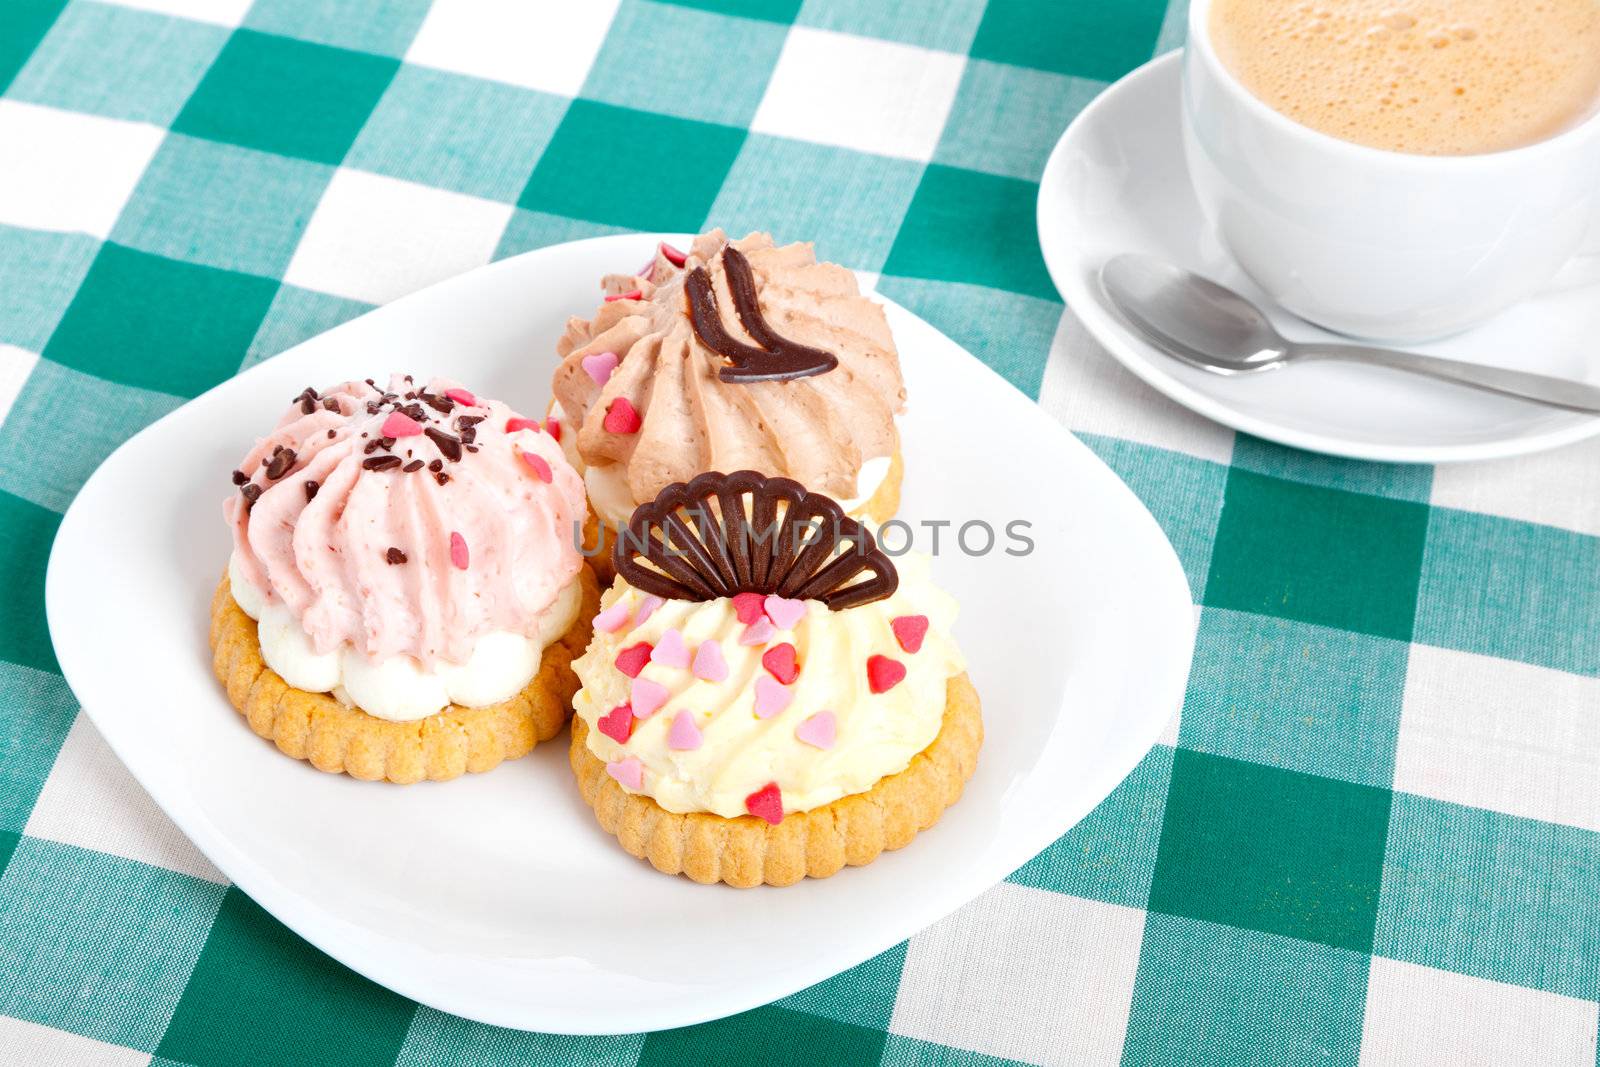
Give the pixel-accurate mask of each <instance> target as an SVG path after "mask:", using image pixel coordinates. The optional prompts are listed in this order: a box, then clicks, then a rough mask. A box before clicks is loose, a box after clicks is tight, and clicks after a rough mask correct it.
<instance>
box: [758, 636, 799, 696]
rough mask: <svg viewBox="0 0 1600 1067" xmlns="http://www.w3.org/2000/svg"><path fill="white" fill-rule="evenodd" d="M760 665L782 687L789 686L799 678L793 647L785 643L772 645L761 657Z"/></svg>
mask: <svg viewBox="0 0 1600 1067" xmlns="http://www.w3.org/2000/svg"><path fill="white" fill-rule="evenodd" d="M761 665H762V666H763V667H765V668H766V669H767V673H768V674H770V675H772V676H773V677H774V678H776V679H777V680H778V681H780V682H782V683H783V684H784V685H790V684H792V683H793V682H794V680H795V679H796V678H798V677H800V664H799V662H798V655H797V653H796V652H795V649H794V646H793V645H791V644H790V643H789V642H787V641H785V642H784V643H783V644H781V645H773V646H772V647H771V648H769V649H767V651H766V652H765V653H764V654H763V655H762V657H761Z"/></svg>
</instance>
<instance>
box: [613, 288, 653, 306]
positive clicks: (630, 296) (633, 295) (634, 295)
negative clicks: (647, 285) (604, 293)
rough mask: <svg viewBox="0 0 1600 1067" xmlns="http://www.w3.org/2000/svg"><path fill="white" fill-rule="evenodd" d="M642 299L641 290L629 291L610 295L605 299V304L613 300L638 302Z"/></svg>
mask: <svg viewBox="0 0 1600 1067" xmlns="http://www.w3.org/2000/svg"><path fill="white" fill-rule="evenodd" d="M643 297H644V293H643V292H642V291H641V290H638V289H629V290H628V291H627V292H626V293H612V294H611V295H610V296H608V297H606V303H608V304H609V303H611V302H613V301H615V300H639V299H642V298H643Z"/></svg>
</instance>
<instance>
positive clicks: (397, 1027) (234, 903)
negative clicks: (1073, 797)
mask: <svg viewBox="0 0 1600 1067" xmlns="http://www.w3.org/2000/svg"><path fill="white" fill-rule="evenodd" d="M415 1007H416V1006H415V1004H413V1003H412V1002H411V1001H409V1000H407V999H406V998H405V997H402V996H400V995H399V994H398V993H391V992H389V991H388V990H387V989H384V988H383V987H382V986H379V985H376V984H374V983H373V982H371V981H369V980H368V979H365V978H363V977H361V976H360V975H358V974H356V973H355V972H354V971H352V970H350V969H349V968H347V967H345V966H343V965H341V964H339V963H336V962H334V961H333V960H332V959H331V958H329V957H327V956H324V955H323V954H322V953H321V952H318V951H317V950H316V949H314V948H312V947H311V946H310V945H308V944H306V942H304V941H302V940H301V939H300V938H299V937H297V936H295V935H294V934H293V933H291V932H290V931H289V930H288V928H287V927H285V926H284V925H283V924H282V923H280V922H279V921H278V920H276V919H274V918H273V917H272V916H270V915H268V914H267V913H266V912H265V911H263V910H262V908H261V906H260V905H259V904H257V903H255V902H254V901H253V900H251V899H250V898H249V897H247V896H245V895H244V894H243V893H241V892H239V890H237V889H229V890H228V891H227V895H226V896H225V897H224V898H223V900H222V906H221V908H220V909H219V910H218V912H217V918H216V922H215V923H214V924H213V925H212V927H211V931H210V933H209V935H208V936H207V937H206V942H205V949H204V950H203V951H202V952H201V953H200V958H199V960H198V961H197V962H196V963H195V965H194V973H193V975H192V976H190V978H189V981H188V984H187V985H186V986H185V987H184V990H183V998H182V999H181V1000H180V1001H178V1005H177V1008H176V1009H175V1010H174V1011H173V1013H172V1021H171V1022H170V1023H168V1024H167V1030H166V1034H165V1036H163V1037H162V1039H161V1046H160V1048H158V1049H157V1051H158V1052H159V1053H160V1054H161V1055H163V1056H167V1057H169V1058H171V1059H176V1060H182V1061H183V1062H185V1063H191V1064H194V1065H195V1067H253V1065H260V1067H271V1065H273V1064H278V1063H283V1062H285V1061H289V1062H295V1063H330V1064H331V1063H338V1064H341V1065H343V1067H389V1065H391V1064H393V1063H394V1061H395V1056H396V1054H397V1053H398V1052H399V1051H400V1047H401V1045H402V1044H404V1042H405V1037H406V1031H407V1030H408V1029H409V1028H410V1026H411V1015H412V1012H413V1011H414V1010H415Z"/></svg>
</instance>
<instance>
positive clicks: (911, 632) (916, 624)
mask: <svg viewBox="0 0 1600 1067" xmlns="http://www.w3.org/2000/svg"><path fill="white" fill-rule="evenodd" d="M889 629H891V630H893V631H894V639H895V640H896V641H899V642H900V647H901V648H903V649H905V650H906V651H907V652H913V653H914V652H916V651H917V650H918V649H920V648H921V647H922V639H923V638H924V637H927V636H928V617H927V616H926V615H901V616H900V617H899V618H895V619H890V620H889Z"/></svg>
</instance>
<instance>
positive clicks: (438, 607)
mask: <svg viewBox="0 0 1600 1067" xmlns="http://www.w3.org/2000/svg"><path fill="white" fill-rule="evenodd" d="M447 393H448V394H449V396H447V395H446V394H447ZM452 397H453V398H454V399H451V398H452ZM464 401H469V402H464ZM396 412H399V413H401V415H400V416H399V417H397V416H396ZM519 418H520V416H518V415H517V414H516V413H515V412H513V411H511V410H510V409H509V408H507V407H506V406H505V405H504V404H500V403H497V402H495V401H491V400H483V399H479V398H477V397H474V396H472V395H471V394H470V393H469V392H468V391H466V390H465V389H463V388H461V387H460V386H458V385H456V384H455V383H454V382H450V381H446V380H444V379H438V378H436V379H433V380H431V381H429V382H428V383H427V385H426V386H425V387H423V386H418V385H417V384H416V383H415V382H414V381H413V379H411V378H410V377H409V376H400V375H396V376H394V377H392V378H391V379H390V381H389V386H388V388H387V389H383V388H379V387H378V386H376V385H374V384H373V382H372V380H371V379H369V380H368V381H365V382H344V383H342V384H340V385H336V386H334V387H332V388H331V389H327V390H325V391H323V392H322V393H317V392H315V391H313V390H309V389H308V390H307V391H306V392H305V393H302V394H301V395H300V396H299V397H296V398H295V399H294V400H293V401H291V403H290V405H289V410H288V411H287V412H285V414H284V416H283V418H282V419H281V420H279V422H278V425H277V427H276V428H275V429H273V431H272V432H271V433H270V434H268V435H267V436H266V437H263V438H261V439H260V440H258V441H257V442H256V444H255V447H253V448H252V449H250V451H249V452H248V453H247V454H246V455H245V457H244V460H243V461H242V462H241V463H240V464H239V468H238V471H237V472H235V474H234V481H235V483H236V485H237V489H236V491H235V492H234V494H233V495H232V496H230V497H229V498H228V500H227V502H226V503H225V504H224V506H223V512H224V515H225V516H226V518H227V520H228V522H229V524H230V525H231V526H232V527H233V544H234V553H235V558H236V561H237V570H238V572H239V573H240V574H241V575H242V576H243V577H244V578H245V580H247V581H249V582H251V583H252V584H253V585H255V586H256V588H257V589H258V590H259V591H260V592H261V593H262V594H263V595H264V596H265V597H266V600H267V602H268V603H274V602H281V603H282V604H284V605H285V606H286V607H287V608H288V609H289V611H290V612H291V613H292V614H293V615H294V617H295V618H296V619H297V620H298V621H299V623H300V625H301V627H302V628H303V629H304V630H305V631H306V634H307V635H308V636H309V637H310V639H311V643H312V645H313V646H314V647H315V648H316V650H317V652H319V653H327V652H331V651H333V650H334V649H336V648H338V647H339V646H340V644H341V643H342V642H346V641H348V642H350V643H351V644H352V645H354V646H355V647H356V648H357V649H359V650H361V651H362V652H365V653H366V654H367V655H368V656H370V657H373V658H374V659H377V658H384V657H389V656H395V655H401V654H404V655H409V656H411V657H413V658H415V659H416V660H418V661H419V662H420V663H421V664H422V666H423V667H424V668H425V669H431V668H433V667H434V666H436V665H437V664H438V663H439V662H440V661H447V662H451V663H460V662H464V661H465V660H466V659H467V658H468V657H469V656H470V655H471V652H472V647H473V644H474V642H475V641H476V640H477V639H478V638H479V637H481V636H483V635H484V634H487V633H490V632H493V631H497V630H500V631H512V632H515V633H521V634H526V635H530V636H531V635H532V634H533V633H534V632H535V631H536V629H537V618H538V615H539V613H540V611H542V610H543V609H544V608H546V607H547V606H548V605H550V604H551V603H552V602H553V601H554V600H555V598H556V595H557V594H558V593H559V592H560V591H561V589H562V588H563V587H564V586H565V585H566V584H567V583H568V582H569V581H570V580H571V579H572V578H573V576H574V575H576V574H577V572H578V569H579V567H580V566H581V563H580V560H579V557H578V551H577V548H576V546H575V543H574V535H573V523H574V522H575V521H576V522H582V520H583V517H584V514H585V507H586V505H585V501H584V492H583V480H582V479H581V478H580V477H579V476H578V474H577V472H576V471H574V470H573V469H572V467H571V465H570V464H568V463H567V461H566V459H565V458H564V457H563V455H562V453H561V446H560V445H558V444H557V443H556V442H555V440H554V439H553V438H551V437H550V436H549V435H548V434H546V433H544V432H542V431H541V430H540V429H538V428H537V425H538V424H537V423H533V422H531V421H529V420H521V423H522V424H525V425H519V423H517V422H512V421H511V420H514V419H519ZM405 420H410V422H411V423H413V424H415V426H416V429H415V430H413V428H412V427H411V426H408V425H407V424H406V421H405ZM508 423H510V426H511V427H512V428H511V429H509V430H508ZM386 428H387V430H388V432H391V433H394V432H396V431H397V430H409V431H412V432H410V433H408V434H407V435H405V436H395V437H384V436H383V434H384V432H385V429H386ZM286 452H288V453H292V454H291V455H287V456H285V453H286ZM388 456H393V457H395V458H397V459H398V460H399V462H398V463H389V461H388V460H387V459H385V458H384V457H388ZM241 479H245V480H243V481H241ZM252 498H254V499H253V502H252Z"/></svg>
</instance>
